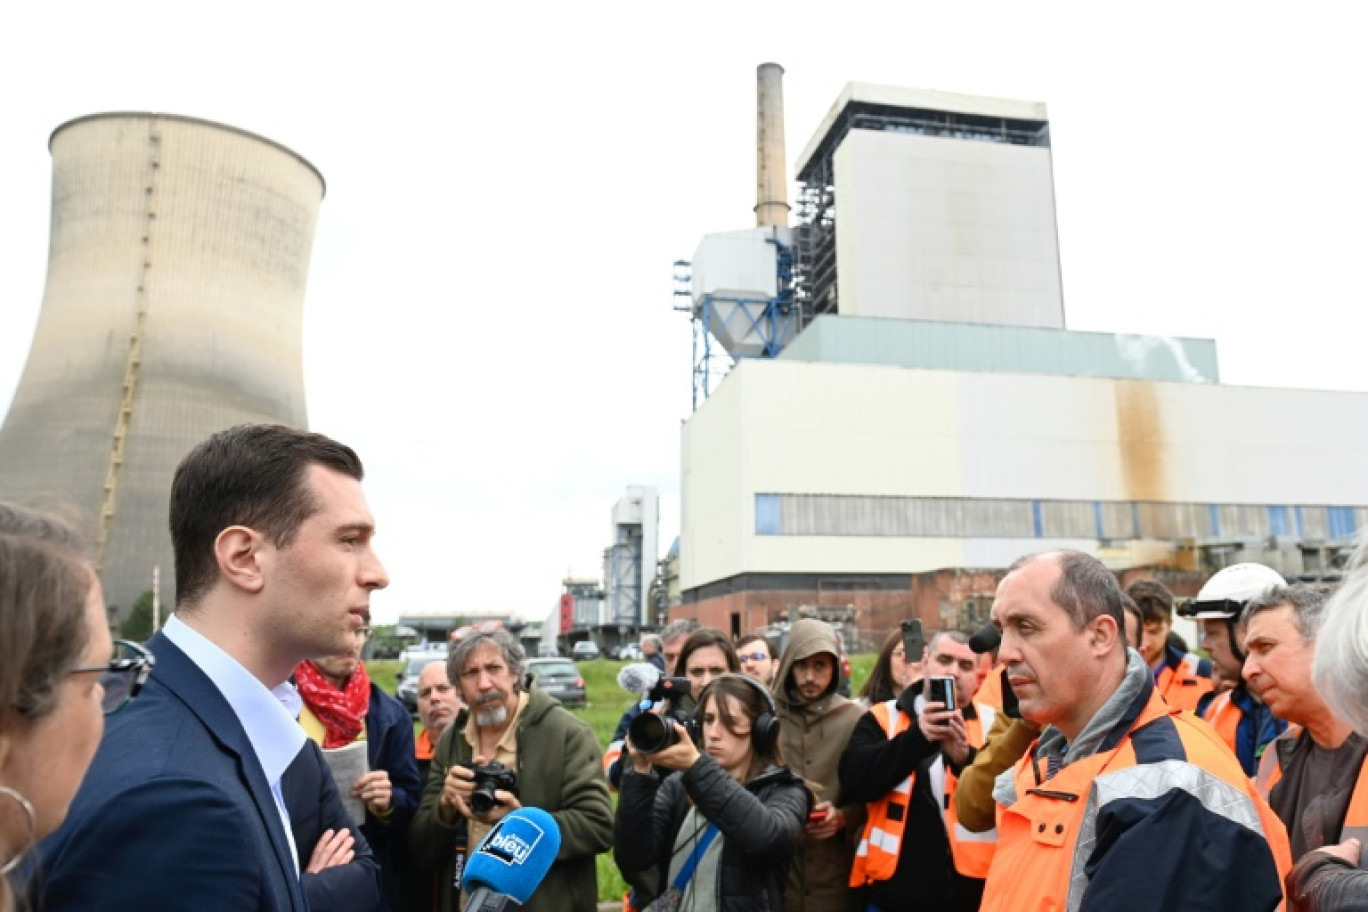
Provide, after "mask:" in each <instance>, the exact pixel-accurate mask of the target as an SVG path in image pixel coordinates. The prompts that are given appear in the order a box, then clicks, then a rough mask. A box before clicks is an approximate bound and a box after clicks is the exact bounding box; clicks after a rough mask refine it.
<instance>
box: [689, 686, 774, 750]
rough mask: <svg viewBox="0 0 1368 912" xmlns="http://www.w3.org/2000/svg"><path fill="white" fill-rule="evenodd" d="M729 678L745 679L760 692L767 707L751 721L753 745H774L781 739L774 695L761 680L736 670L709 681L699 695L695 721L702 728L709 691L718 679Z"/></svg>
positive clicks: (758, 746) (766, 747)
mask: <svg viewBox="0 0 1368 912" xmlns="http://www.w3.org/2000/svg"><path fill="white" fill-rule="evenodd" d="M728 679H730V680H734V681H745V682H746V684H747V686H749V687H751V688H752V689H753V690H755V692H756V693H758V694H760V699H761V701H762V702H763V703H764V704H765V709H764V710H763V711H762V712H761V713H760V715H758V716H756V717H755V721H754V722H752V723H751V730H750V738H751V746H752V747H754V748H755V749H756V750H768V749H769V748H771V747H773V746H774V742H776V741H778V740H779V710H778V708H777V707H776V706H775V705H774V697H773V696H772V695H771V694H770V692H769V691H768V690H766V689H765V685H763V684H761V683H760V682H759V681H757V680H755V679H754V678H752V677H750V676H748V675H743V674H738V673H737V672H734V671H729V672H727V673H726V674H721V675H718V676H717V677H715V678H713V679H712V680H711V681H709V682H708V686H707V687H705V688H703V692H702V693H701V694H699V695H698V708H697V710H696V711H695V721H696V722H697V723H698V726H699V729H700V730H701V729H702V727H703V719H702V714H703V705H704V704H705V703H706V702H707V700H708V693H709V692H710V691H711V690H712V689H713V685H714V684H716V683H717V682H718V681H724V680H728Z"/></svg>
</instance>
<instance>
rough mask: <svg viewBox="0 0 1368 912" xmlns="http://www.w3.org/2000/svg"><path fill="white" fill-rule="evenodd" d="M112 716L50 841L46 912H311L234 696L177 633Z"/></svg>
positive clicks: (42, 888)
mask: <svg viewBox="0 0 1368 912" xmlns="http://www.w3.org/2000/svg"><path fill="white" fill-rule="evenodd" d="M147 645H148V648H149V649H150V650H151V651H152V653H153V655H155V656H156V657H157V666H156V669H155V670H154V671H153V672H152V677H151V678H150V679H149V680H148V682H147V686H146V687H145V688H144V689H143V692H142V694H141V695H140V696H139V697H138V699H136V700H134V701H133V702H132V703H130V704H129V705H128V707H127V708H125V709H124V710H122V711H121V712H119V713H118V714H116V715H113V716H111V717H110V718H109V720H108V724H107V725H106V727H105V734H104V739H103V740H102V741H101V742H100V748H99V750H98V751H97V752H96V754H95V760H94V762H93V763H91V765H90V770H89V772H88V773H87V774H86V777H85V781H84V782H83V783H82V785H81V788H80V790H79V791H78V792H77V793H76V799H75V800H74V801H73V802H72V805H71V811H70V813H69V814H68V815H67V819H66V823H65V824H63V826H62V827H61V828H60V829H58V830H57V832H56V833H54V834H53V835H52V836H51V837H49V838H48V839H47V840H46V841H45V842H44V843H43V844H42V846H41V848H40V851H41V853H42V865H41V868H42V869H43V873H42V874H41V875H40V877H41V878H42V882H41V883H40V884H39V885H38V887H37V892H36V894H35V895H33V896H32V897H31V899H32V902H33V904H34V905H35V906H36V907H37V908H40V909H81V910H83V912H148V910H150V909H157V910H159V912H177V910H185V912H191V910H194V912H215V910H220V909H221V910H224V912H247V910H261V912H287V910H289V912H305V910H306V908H307V906H306V904H305V899H304V892H303V890H302V889H301V888H300V885H299V877H298V875H297V874H296V872H295V860H294V858H293V857H292V855H291V853H290V844H289V841H288V839H287V838H286V835H285V827H284V825H283V823H282V822H281V818H280V811H279V810H278V809H277V807H276V802H275V798H274V796H272V794H271V789H270V786H269V785H268V784H267V782H266V777H265V776H264V775H263V774H262V771H261V764H260V763H258V762H257V760H256V755H255V753H254V752H253V750H252V745H251V742H250V741H248V739H247V733H246V731H244V730H243V728H242V724H241V723H240V722H239V721H238V718H237V715H236V714H234V712H233V709H232V707H231V706H229V705H228V701H227V700H225V699H224V697H223V694H221V693H220V692H219V690H218V688H217V687H215V686H214V683H213V682H212V681H210V680H209V678H208V676H207V675H205V674H204V672H202V671H200V669H199V667H198V666H196V665H195V664H194V662H192V661H190V659H189V657H188V656H186V654H185V653H184V652H182V651H181V650H180V649H179V648H177V647H176V645H175V644H174V643H172V642H171V641H170V640H169V639H167V638H166V636H165V635H163V634H161V633H158V634H157V635H155V636H154V637H152V639H151V640H150V641H149V642H148V644H147Z"/></svg>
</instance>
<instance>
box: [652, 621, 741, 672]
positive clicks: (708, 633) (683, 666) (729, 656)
mask: <svg viewBox="0 0 1368 912" xmlns="http://www.w3.org/2000/svg"><path fill="white" fill-rule="evenodd" d="M705 646H716V647H717V648H718V649H720V650H722V655H723V657H725V658H726V660H727V671H734V672H737V673H740V671H741V660H740V659H738V658H737V657H736V647H734V646H732V642H731V637H729V636H727V635H726V634H725V633H723V632H722V631H721V630H718V629H717V628H716V627H699V628H698V629H697V630H695V631H694V632H693V633H691V634H689V638H688V639H687V640H685V641H684V646H683V648H681V649H680V650H679V658H677V659H675V667H674V669H673V670H670V669H667V670H668V671H670V674H673V675H677V676H679V677H684V676H685V675H687V674H688V670H687V669H688V667H689V656H691V655H693V654H694V653H695V652H697V651H698V650H700V649H702V648H704V647H705Z"/></svg>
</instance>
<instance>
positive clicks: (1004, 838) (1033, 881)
mask: <svg viewBox="0 0 1368 912" xmlns="http://www.w3.org/2000/svg"><path fill="white" fill-rule="evenodd" d="M1164 716H1169V717H1171V718H1172V719H1173V722H1174V731H1175V732H1176V734H1177V735H1178V738H1179V739H1180V741H1181V742H1182V756H1184V757H1185V758H1186V762H1185V763H1183V764H1175V765H1173V766H1172V767H1166V766H1165V764H1163V763H1157V764H1154V769H1155V770H1156V775H1157V776H1166V775H1172V776H1174V777H1176V779H1178V780H1179V782H1181V780H1182V779H1183V777H1184V773H1183V767H1184V766H1186V765H1189V764H1190V765H1194V766H1199V767H1201V768H1202V769H1203V770H1205V771H1206V773H1209V774H1211V775H1213V776H1215V777H1217V778H1219V779H1220V780H1222V781H1224V782H1225V783H1226V784H1227V785H1230V786H1233V787H1234V788H1235V789H1237V790H1238V791H1240V792H1242V793H1243V794H1245V795H1247V796H1248V797H1249V804H1248V805H1245V806H1244V807H1243V808H1242V809H1241V813H1242V814H1243V815H1246V816H1248V817H1250V818H1251V819H1250V821H1248V822H1252V819H1253V818H1257V821H1258V825H1259V828H1260V829H1262V830H1263V835H1264V836H1265V837H1266V838H1267V840H1268V844H1269V848H1270V850H1271V853H1272V857H1273V861H1274V863H1275V864H1276V866H1277V874H1278V880H1279V881H1280V882H1283V881H1285V878H1286V875H1287V874H1288V872H1289V871H1290V870H1291V866H1292V863H1291V857H1290V853H1289V851H1288V846H1287V832H1286V830H1285V829H1284V828H1283V825H1282V822H1281V821H1280V820H1279V819H1278V818H1277V816H1276V815H1275V814H1274V813H1273V811H1272V809H1271V808H1269V807H1268V804H1267V803H1266V802H1265V801H1263V799H1262V798H1260V797H1259V795H1258V793H1257V791H1256V790H1255V788H1254V785H1253V783H1251V782H1250V781H1249V778H1248V777H1247V776H1245V775H1244V770H1242V769H1241V768H1240V765H1239V763H1238V762H1237V761H1236V759H1235V757H1234V756H1233V755H1231V753H1230V751H1229V749H1228V748H1226V747H1225V745H1224V744H1222V743H1221V742H1220V739H1219V738H1217V736H1216V734H1215V732H1213V731H1212V730H1211V728H1210V726H1208V725H1207V724H1206V723H1205V722H1202V721H1200V720H1198V719H1197V718H1196V717H1195V716H1193V715H1192V714H1191V713H1187V712H1183V711H1181V710H1178V709H1176V708H1174V707H1172V706H1169V705H1167V704H1165V703H1164V702H1163V701H1161V700H1160V699H1159V697H1158V694H1157V693H1151V695H1150V699H1149V702H1148V703H1147V704H1146V705H1145V708H1144V709H1143V710H1142V711H1141V713H1140V715H1139V717H1138V718H1137V719H1136V720H1135V722H1134V723H1133V725H1132V726H1131V730H1130V731H1129V732H1127V733H1126V735H1125V737H1123V738H1122V739H1121V741H1120V743H1118V744H1117V745H1116V746H1115V747H1113V748H1112V749H1111V750H1107V751H1102V752H1099V753H1096V754H1093V755H1092V756H1089V757H1084V758H1082V759H1079V760H1076V761H1074V762H1073V763H1071V764H1069V765H1068V766H1065V767H1063V768H1062V769H1060V770H1059V772H1057V773H1056V774H1055V775H1054V776H1053V777H1051V778H1050V779H1048V780H1046V781H1045V783H1044V785H1043V786H1037V778H1036V777H1037V773H1038V768H1037V766H1036V762H1037V761H1036V758H1035V754H1034V750H1035V746H1034V745H1032V748H1031V751H1028V752H1027V754H1026V756H1025V757H1023V758H1022V759H1021V761H1020V762H1019V763H1018V764H1017V767H1016V770H1015V772H1014V773H1013V776H1014V778H1015V783H1016V796H1017V797H1016V801H1015V802H1014V803H1013V804H1012V805H1010V806H1007V807H999V808H998V846H997V852H996V853H995V855H994V857H993V866H992V870H991V871H990V872H989V875H988V884H987V886H986V887H985V889H984V894H983V903H982V905H981V906H980V908H981V909H982V910H984V912H1044V910H1056V912H1057V910H1061V909H1072V908H1077V907H1078V903H1079V902H1080V900H1081V898H1082V895H1081V893H1079V892H1078V891H1082V890H1086V889H1087V883H1088V882H1087V879H1086V878H1083V879H1076V878H1074V877H1073V874H1074V872H1075V871H1076V870H1082V869H1083V863H1084V862H1085V861H1086V860H1087V858H1086V856H1087V855H1088V854H1090V853H1091V851H1092V850H1093V848H1095V846H1092V845H1090V844H1084V845H1083V846H1082V847H1080V845H1079V843H1078V839H1079V836H1080V834H1081V833H1082V831H1083V830H1084V828H1085V825H1090V824H1091V823H1092V822H1094V820H1093V819H1090V815H1095V814H1096V813H1097V812H1098V808H1097V807H1095V806H1093V802H1092V801H1091V800H1090V798H1092V797H1093V796H1095V795H1096V794H1097V790H1096V788H1095V783H1098V782H1100V781H1101V780H1103V779H1110V780H1111V781H1119V780H1117V774H1118V773H1122V774H1124V773H1126V772H1127V771H1128V768H1130V767H1134V766H1136V765H1138V764H1139V760H1138V759H1137V757H1136V753H1135V747H1134V743H1133V736H1134V735H1135V734H1136V732H1137V731H1138V730H1139V729H1141V728H1143V727H1145V726H1146V725H1148V724H1150V723H1153V722H1155V720H1156V719H1159V718H1161V717H1164ZM1175 787H1180V788H1181V787H1182V786H1181V784H1177V783H1176V784H1175ZM1117 797H1120V798H1124V796H1117ZM1080 851H1082V852H1084V853H1085V857H1083V858H1076V857H1075V856H1076V855H1077V854H1078V853H1079V852H1080ZM1137 863H1141V864H1143V861H1139V862H1137Z"/></svg>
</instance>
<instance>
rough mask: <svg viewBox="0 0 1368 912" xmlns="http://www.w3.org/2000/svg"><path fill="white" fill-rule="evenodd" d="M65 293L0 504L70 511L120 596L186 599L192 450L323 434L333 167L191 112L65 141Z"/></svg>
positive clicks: (59, 236) (57, 300)
mask: <svg viewBox="0 0 1368 912" xmlns="http://www.w3.org/2000/svg"><path fill="white" fill-rule="evenodd" d="M49 146H50V150H51V154H52V229H51V240H50V247H49V254H48V272H47V284H46V288H45V290H44V294H43V302H42V310H41V312H40V315H39V318H38V326H37V329H36V331H35V333H34V337H33V343H32V347H31V348H30V351H29V356H28V361H27V363H26V365H25V368H24V372H23V374H22V377H21V379H20V381H19V385H18V388H17V390H16V392H15V396H14V401H13V404H12V406H11V407H10V410H9V413H8V414H7V415H6V417H5V421H4V425H3V427H0V499H6V500H13V501H18V502H23V503H31V504H35V505H42V506H49V507H51V506H56V505H70V506H74V507H75V508H76V509H78V510H79V511H81V512H83V513H84V514H86V516H87V517H88V519H89V520H90V521H91V523H92V524H93V526H94V531H95V535H96V537H97V548H98V550H97V555H96V559H97V562H98V564H99V568H100V575H101V578H102V581H103V584H104V590H105V597H106V600H107V601H108V602H109V604H110V605H111V606H112V607H118V608H120V609H122V610H123V611H127V610H128V609H129V608H130V607H131V606H132V604H133V603H134V602H135V601H136V600H137V598H138V597H139V596H140V595H141V594H142V593H144V592H146V591H148V590H150V589H152V588H153V577H154V568H160V571H161V572H160V580H161V584H160V585H161V590H160V596H161V598H162V600H163V601H164V602H167V603H171V602H172V601H173V600H174V592H173V591H172V590H173V589H174V574H173V571H172V555H171V542H170V537H169V533H168V531H167V506H168V499H169V494H170V487H171V478H172V475H173V473H174V470H175V467H176V465H177V463H179V461H180V460H181V458H182V457H183V456H184V455H185V453H186V452H188V451H189V449H190V448H191V447H192V446H194V445H195V444H196V443H198V442H199V441H200V440H202V439H204V438H205V437H206V436H208V435H209V434H211V433H213V432H214V431H217V430H221V429H223V428H225V427H230V426H232V425H235V424H240V423H243V422H257V421H262V422H280V423H284V424H289V425H293V426H296V427H305V426H306V425H307V422H308V418H307V413H306V410H305V400H304V378H303V367H302V348H301V335H302V318H303V304H304V289H305V285H306V281H307V279H308V274H309V256H310V251H311V249H312V247H313V236H314V225H315V223H316V221H317V218H318V208H319V203H320V202H321V200H322V198H323V194H324V182H323V177H322V175H321V174H320V173H319V172H318V170H317V169H316V168H314V166H313V165H311V164H309V162H307V161H305V160H304V159H303V158H302V157H300V156H299V155H297V154H296V153H294V152H292V151H290V150H289V149H286V148H284V147H283V146H280V145H279V144H277V143H274V142H271V141H270V140H268V139H264V138H262V137H260V136H255V135H253V134H251V133H247V132H245V131H243V130H238V129H235V128H232V127H226V126H222V125H220V124H214V123H209V122H207V121H203V120H196V119H193V118H188V117H177V116H172V115H165V114H145V113H117V114H98V115H94V116H90V117H83V118H80V119H78V120H73V121H71V122H69V123H66V124H63V125H62V126H60V127H58V128H57V129H56V131H54V132H53V134H52V138H51V141H50V143H49Z"/></svg>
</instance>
